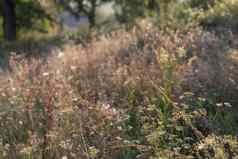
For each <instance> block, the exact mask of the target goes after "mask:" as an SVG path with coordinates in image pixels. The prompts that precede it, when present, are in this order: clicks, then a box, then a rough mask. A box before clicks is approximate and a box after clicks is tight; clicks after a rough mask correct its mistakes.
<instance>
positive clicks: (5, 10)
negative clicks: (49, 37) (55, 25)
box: [0, 0, 55, 41]
mask: <svg viewBox="0 0 238 159" xmlns="http://www.w3.org/2000/svg"><path fill="white" fill-rule="evenodd" d="M48 2H50V0H49V1H48ZM52 2H53V1H52ZM0 9H1V17H2V21H3V25H2V27H3V35H4V39H5V40H6V41H13V40H16V38H17V32H19V31H20V30H22V29H23V30H37V31H40V32H45V31H46V30H47V29H46V27H47V26H49V24H50V22H54V21H55V20H54V19H55V18H54V17H53V16H52V15H51V12H47V9H46V8H45V6H43V4H42V1H41V0H2V1H1V2H0ZM52 9H53V8H51V10H52Z"/></svg>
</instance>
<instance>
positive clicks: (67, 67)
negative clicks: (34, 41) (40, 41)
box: [0, 24, 238, 159]
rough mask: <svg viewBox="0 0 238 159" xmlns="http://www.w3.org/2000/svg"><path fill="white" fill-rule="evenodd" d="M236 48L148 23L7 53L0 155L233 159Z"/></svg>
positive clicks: (197, 32) (194, 30)
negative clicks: (41, 50) (30, 53)
mask: <svg viewBox="0 0 238 159" xmlns="http://www.w3.org/2000/svg"><path fill="white" fill-rule="evenodd" d="M228 32H229V31H227V33H228ZM236 41H237V36H236V35H234V34H232V33H230V36H227V34H224V35H220V34H219V35H216V34H215V33H212V32H206V31H203V30H202V29H201V28H198V27H188V28H186V27H184V29H183V30H177V31H173V30H165V31H162V30H159V29H158V28H156V27H155V26H153V25H152V24H151V25H145V26H143V25H141V26H140V27H135V28H133V29H131V30H130V31H125V30H117V31H113V32H111V33H110V34H107V35H100V36H96V37H95V38H92V39H91V41H90V42H88V43H87V44H84V45H81V44H78V45H75V44H67V45H64V46H63V48H62V49H60V48H58V49H53V50H52V53H51V54H49V56H48V58H47V60H41V59H39V58H30V59H26V58H24V57H21V55H15V56H11V57H10V58H9V62H8V63H9V71H5V72H4V73H2V74H1V76H0V83H1V86H0V106H1V107H0V125H1V127H0V129H1V131H0V152H1V153H0V158H2V159H5V158H10V159H16V158H19V159H28V158H29V159H31V158H32V159H54V158H61V159H81V158H82V159H85V158H86V159H99V158H100V159H116V158H118V159H119V158H120V159H132V158H133V159H134V158H137V159H138V158H139V159H142V158H194V159H195V158H196V159H197V158H201V159H202V158H216V159H220V158H227V159H228V158H235V157H237V156H238V152H237V141H236V140H237V139H236V134H237V128H236V127H237V118H238V117H237V115H236V114H237V113H236V104H237V100H236V99H237V98H236V97H237V83H236V81H237V77H238V76H237V69H236V68H237V61H236V60H235V58H234V56H236V53H235V52H236V48H235V42H236ZM231 61H233V62H231Z"/></svg>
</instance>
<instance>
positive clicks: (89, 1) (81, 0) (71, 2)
mask: <svg viewBox="0 0 238 159" xmlns="http://www.w3.org/2000/svg"><path fill="white" fill-rule="evenodd" d="M110 1H111V0H56V3H57V4H58V5H60V8H61V9H63V10H67V11H69V12H70V13H71V14H73V15H74V16H75V17H77V18H80V17H81V16H86V17H87V18H88V20H89V24H90V28H93V27H94V26H95V25H96V10H97V8H98V7H100V6H101V5H103V4H104V3H105V2H110Z"/></svg>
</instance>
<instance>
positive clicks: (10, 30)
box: [2, 0, 16, 41]
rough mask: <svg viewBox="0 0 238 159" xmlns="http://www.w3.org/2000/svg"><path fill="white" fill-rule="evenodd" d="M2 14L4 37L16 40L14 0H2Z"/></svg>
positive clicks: (8, 39)
mask: <svg viewBox="0 0 238 159" xmlns="http://www.w3.org/2000/svg"><path fill="white" fill-rule="evenodd" d="M2 15H3V32H4V39H5V40H7V41H13V40H16V13H15V0H2Z"/></svg>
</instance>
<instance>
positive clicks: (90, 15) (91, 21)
mask: <svg viewBox="0 0 238 159" xmlns="http://www.w3.org/2000/svg"><path fill="white" fill-rule="evenodd" d="M90 2H91V9H90V12H89V13H88V20H89V25H90V26H89V27H90V28H91V29H92V28H93V27H94V26H95V25H96V22H95V20H96V7H97V4H96V2H97V1H96V0H91V1H90Z"/></svg>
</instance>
